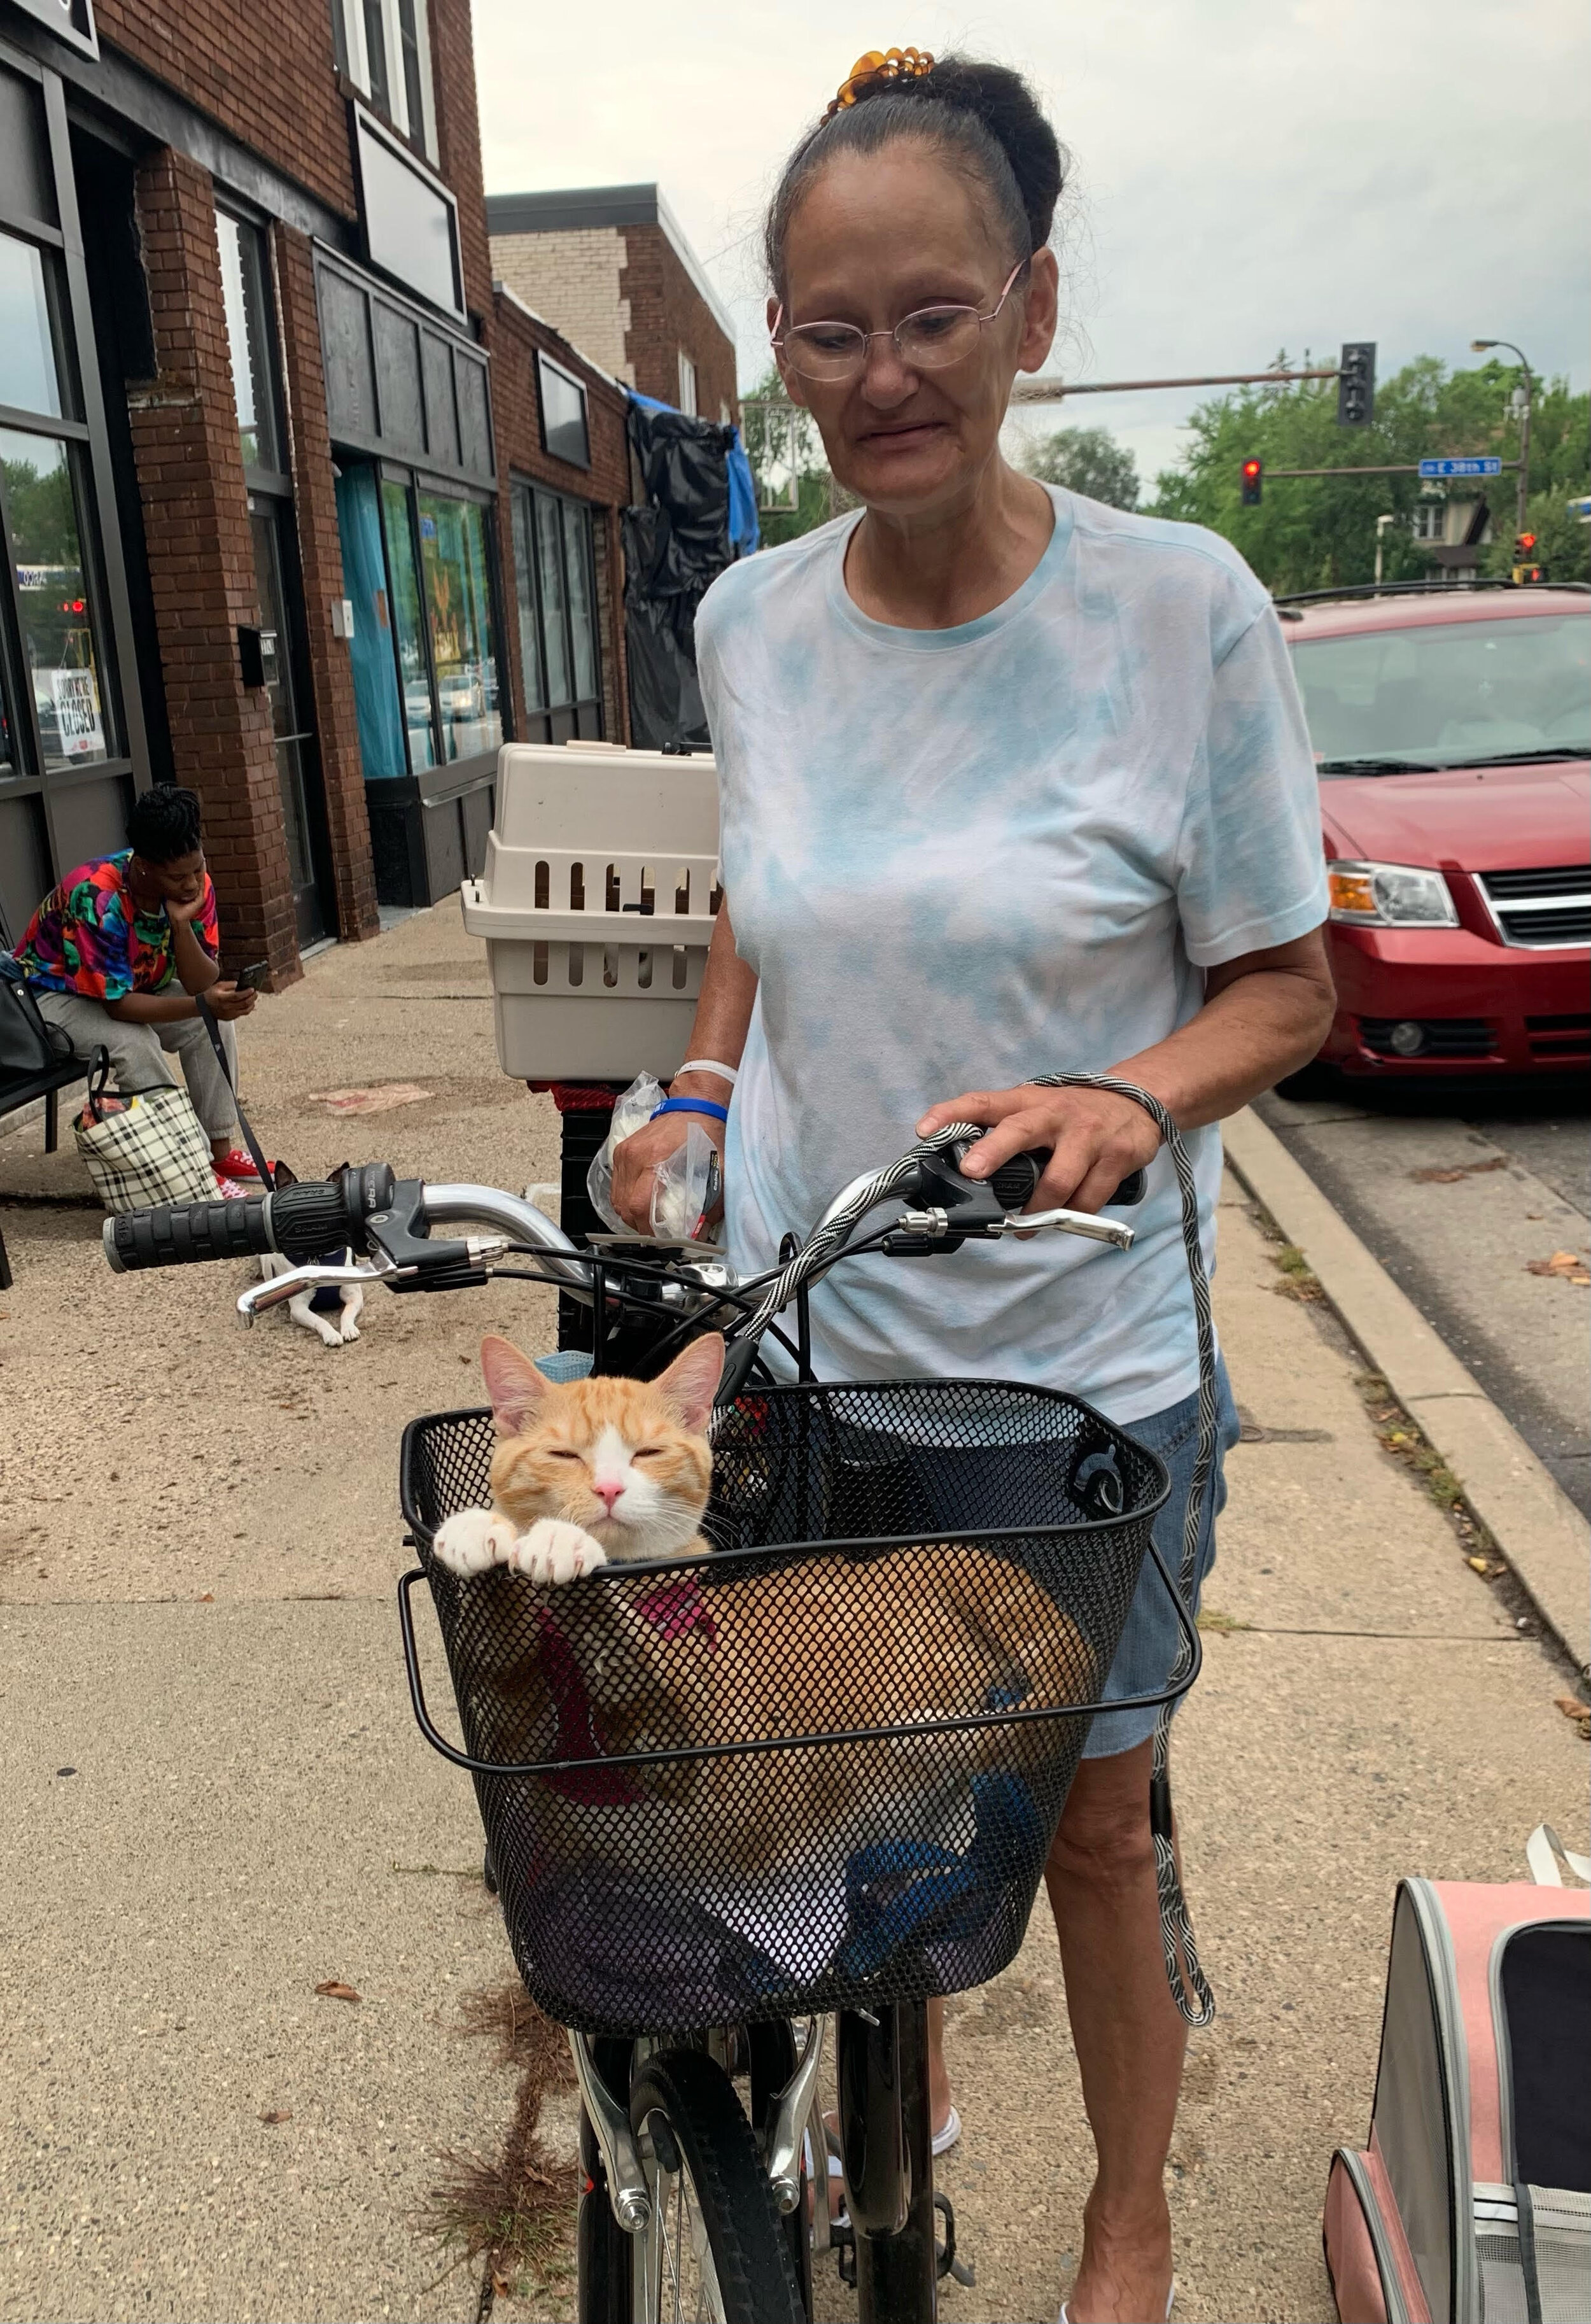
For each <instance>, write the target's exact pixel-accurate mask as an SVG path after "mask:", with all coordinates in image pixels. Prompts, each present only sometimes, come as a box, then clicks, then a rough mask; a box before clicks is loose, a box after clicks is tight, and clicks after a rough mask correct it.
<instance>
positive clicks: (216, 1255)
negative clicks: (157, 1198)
mask: <svg viewBox="0 0 1591 2324" xmlns="http://www.w3.org/2000/svg"><path fill="white" fill-rule="evenodd" d="M269 1200H270V1198H269V1197H267V1196H265V1195H261V1194H251V1195H250V1196H249V1197H248V1199H247V1201H246V1202H242V1203H159V1204H157V1206H156V1207H155V1208H154V1209H153V1210H148V1211H124V1212H123V1213H122V1214H121V1216H120V1217H119V1218H114V1219H106V1222H105V1255H106V1259H109V1261H110V1263H111V1265H112V1267H113V1268H115V1271H116V1273H117V1274H118V1275H130V1274H133V1273H134V1272H135V1271H136V1270H137V1269H138V1268H144V1267H185V1266H187V1265H189V1263H190V1262H191V1261H193V1260H196V1259H251V1258H254V1257H257V1256H258V1255H259V1254H260V1253H261V1252H263V1251H268V1250H271V1248H272V1245H271V1226H270V1221H269V1217H268V1215H267V1203H268V1201H269Z"/></svg>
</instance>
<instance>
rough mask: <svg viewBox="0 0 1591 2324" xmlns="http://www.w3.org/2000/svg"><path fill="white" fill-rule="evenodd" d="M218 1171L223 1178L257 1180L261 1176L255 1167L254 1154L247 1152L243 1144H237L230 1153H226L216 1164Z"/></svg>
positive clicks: (218, 1174) (217, 1173)
mask: <svg viewBox="0 0 1591 2324" xmlns="http://www.w3.org/2000/svg"><path fill="white" fill-rule="evenodd" d="M216 1175H217V1176H219V1177H222V1178H252V1179H254V1180H256V1181H257V1180H258V1178H259V1176H260V1173H259V1172H258V1171H257V1170H256V1169H255V1167H254V1157H253V1155H252V1154H245V1153H244V1150H243V1148H242V1147H241V1146H235V1147H234V1148H233V1149H232V1151H231V1153H230V1154H224V1155H223V1156H222V1157H221V1159H220V1160H219V1162H217V1163H216Z"/></svg>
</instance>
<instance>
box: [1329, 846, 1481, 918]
mask: <svg viewBox="0 0 1591 2324" xmlns="http://www.w3.org/2000/svg"><path fill="white" fill-rule="evenodd" d="M1326 884H1327V887H1328V889H1329V891H1330V896H1331V918H1333V919H1334V920H1341V921H1343V922H1346V923H1347V925H1348V926H1349V927H1361V928H1366V927H1369V928H1375V927H1379V928H1456V927H1458V913H1457V912H1456V911H1455V910H1454V908H1453V899H1452V897H1451V895H1450V894H1449V893H1448V883H1447V881H1445V880H1444V879H1443V877H1442V875H1441V873H1440V872H1439V871H1422V870H1421V869H1420V868H1419V867H1418V866H1417V865H1413V864H1406V863H1347V862H1338V863H1329V864H1328V865H1327V866H1326Z"/></svg>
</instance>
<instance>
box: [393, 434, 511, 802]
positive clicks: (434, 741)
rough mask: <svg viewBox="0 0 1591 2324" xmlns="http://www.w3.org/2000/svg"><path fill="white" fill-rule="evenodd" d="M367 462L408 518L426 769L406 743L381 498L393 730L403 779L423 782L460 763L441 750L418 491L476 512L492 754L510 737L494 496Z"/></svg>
mask: <svg viewBox="0 0 1591 2324" xmlns="http://www.w3.org/2000/svg"><path fill="white" fill-rule="evenodd" d="M371 466H372V467H373V469H374V470H375V475H376V481H377V483H378V484H398V485H400V487H401V488H402V492H403V499H404V508H405V512H406V515H407V517H408V521H409V557H410V558H411V560H412V563H413V568H414V574H415V585H416V593H417V597H418V607H419V615H420V622H419V633H420V644H421V648H422V650H423V652H424V656H425V666H426V685H427V687H428V691H429V693H430V697H431V719H430V729H431V763H430V765H429V766H428V767H417V766H416V765H415V763H414V759H413V756H412V753H411V752H410V751H409V720H408V716H407V714H406V711H405V708H404V705H405V696H404V690H403V660H402V655H401V651H400V646H399V641H398V622H397V619H396V611H395V609H396V606H397V603H398V595H397V592H396V590H395V589H394V588H393V586H392V558H391V546H390V544H389V542H388V539H387V513H386V503H385V500H384V497H383V498H382V501H381V503H380V505H381V536H382V576H383V580H384V584H385V587H386V592H387V604H388V606H389V608H391V609H393V610H392V614H391V618H390V619H389V622H388V632H387V633H388V637H389V639H390V640H391V651H392V667H393V672H394V675H395V677H396V678H397V682H398V702H399V707H400V719H399V732H400V734H401V735H402V738H403V761H404V765H405V766H406V767H407V769H408V770H409V779H410V780H418V781H423V780H424V779H426V777H428V776H430V777H432V778H436V777H438V776H446V773H447V771H448V770H449V769H450V768H455V767H458V766H461V765H464V763H466V762H465V761H463V760H459V759H450V758H449V757H448V756H447V752H446V733H445V731H444V728H443V723H442V696H441V690H440V688H439V687H438V685H437V651H436V643H435V641H434V639H433V637H432V635H431V613H430V607H429V605H428V604H427V601H426V592H425V578H424V576H425V554H424V550H423V548H422V546H421V536H420V520H419V496H420V494H421V493H430V494H431V495H432V496H433V498H435V499H438V500H453V501H473V502H474V503H475V505H476V507H477V508H479V509H480V510H481V512H482V519H481V522H482V530H483V549H484V552H485V555H484V566H485V576H486V595H487V598H488V601H489V604H490V607H491V613H492V659H493V662H494V663H495V665H496V678H497V705H496V707H497V719H498V726H499V731H500V742H499V744H498V745H493V753H494V752H495V750H496V749H497V748H498V747H500V745H501V742H511V741H512V740H513V739H514V733H513V728H514V721H513V696H512V691H511V689H510V687H508V686H506V685H505V684H504V682H503V655H504V651H505V649H506V641H507V635H508V632H507V631H506V630H505V628H504V625H503V604H502V591H501V586H500V582H499V573H500V570H501V564H500V558H499V554H498V539H497V523H496V519H497V494H496V493H492V492H486V491H483V490H482V489H480V488H479V487H477V486H474V485H470V484H460V483H459V482H458V480H457V478H456V477H453V476H439V475H435V474H434V473H433V472H432V471H430V470H428V469H426V468H418V467H411V466H409V465H408V464H407V463H406V462H404V461H401V460H374V461H372V463H371ZM478 755H485V754H484V753H482V754H478Z"/></svg>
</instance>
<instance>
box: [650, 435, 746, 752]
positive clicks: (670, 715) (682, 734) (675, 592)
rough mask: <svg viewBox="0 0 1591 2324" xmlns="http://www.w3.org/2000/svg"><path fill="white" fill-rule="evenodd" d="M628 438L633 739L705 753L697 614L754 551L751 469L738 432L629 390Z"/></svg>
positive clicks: (654, 747) (653, 746)
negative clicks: (634, 501)
mask: <svg viewBox="0 0 1591 2324" xmlns="http://www.w3.org/2000/svg"><path fill="white" fill-rule="evenodd" d="M629 435H630V448H631V450H632V451H633V453H634V455H635V459H636V465H637V466H638V467H639V471H640V476H641V488H642V491H643V493H645V503H644V505H642V506H640V507H638V508H631V509H627V510H626V511H625V512H624V564H625V576H624V627H625V642H626V647H627V650H628V659H629V663H630V734H631V739H632V741H633V742H635V743H636V744H638V745H639V747H640V748H642V749H650V750H661V749H682V748H683V749H687V750H704V749H705V748H706V746H707V726H706V721H705V718H704V715H703V710H702V695H701V689H700V687H698V685H697V683H696V652H695V620H696V607H697V606H698V605H699V604H701V602H702V599H703V597H704V595H705V594H706V591H707V589H708V587H709V586H711V584H712V583H713V581H714V580H716V579H717V577H718V576H719V574H721V573H722V571H723V569H724V567H725V566H727V565H730V564H731V563H732V562H733V561H734V559H735V558H737V557H738V556H745V555H748V554H749V553H750V549H755V548H756V546H757V542H758V538H759V534H758V528H757V511H756V501H755V493H754V492H753V489H752V484H751V470H750V463H749V462H748V460H747V458H746V455H745V453H744V452H743V451H742V449H741V448H740V436H739V434H738V432H737V430H736V429H733V428H731V427H729V426H727V425H724V424H722V423H720V422H718V421H715V420H699V419H694V418H692V417H691V416H689V415H688V414H687V413H685V412H683V411H677V410H676V409H675V408H674V406H673V405H672V404H669V403H663V402H660V401H658V398H657V397H656V396H651V395H638V394H636V393H635V392H634V391H633V390H631V392H630V416H629Z"/></svg>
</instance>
